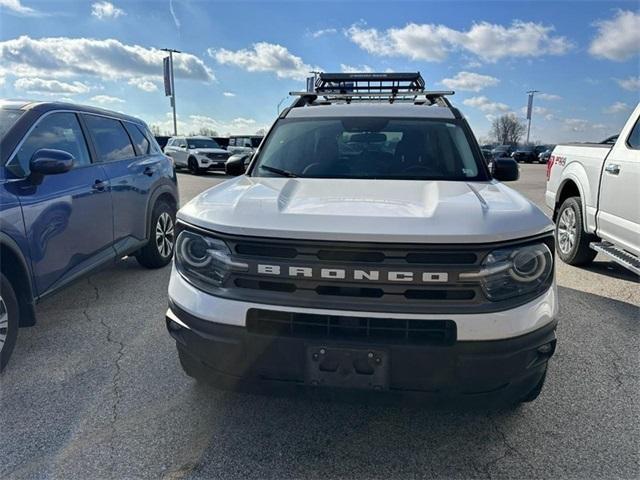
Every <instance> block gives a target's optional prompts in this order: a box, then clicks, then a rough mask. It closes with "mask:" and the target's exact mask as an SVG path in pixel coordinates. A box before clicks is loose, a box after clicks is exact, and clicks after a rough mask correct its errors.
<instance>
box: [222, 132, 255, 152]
mask: <svg viewBox="0 0 640 480" xmlns="http://www.w3.org/2000/svg"><path fill="white" fill-rule="evenodd" d="M263 138H264V137H263V136H261V135H244V136H235V135H234V136H231V137H229V146H228V147H227V150H228V151H229V153H230V155H235V154H236V153H250V154H253V153H254V152H255V151H256V150H257V148H258V147H259V146H260V143H261V142H262V139H263Z"/></svg>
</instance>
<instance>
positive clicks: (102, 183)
mask: <svg viewBox="0 0 640 480" xmlns="http://www.w3.org/2000/svg"><path fill="white" fill-rule="evenodd" d="M108 186H109V182H107V181H106V180H96V181H95V182H94V183H93V187H91V188H93V189H94V190H97V191H98V192H104V191H105V190H106V188H107V187H108Z"/></svg>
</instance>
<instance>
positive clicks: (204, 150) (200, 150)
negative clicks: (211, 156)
mask: <svg viewBox="0 0 640 480" xmlns="http://www.w3.org/2000/svg"><path fill="white" fill-rule="evenodd" d="M193 153H195V154H199V153H202V154H205V153H224V154H225V155H228V154H229V152H227V151H226V150H223V149H222V148H195V149H194V150H193Z"/></svg>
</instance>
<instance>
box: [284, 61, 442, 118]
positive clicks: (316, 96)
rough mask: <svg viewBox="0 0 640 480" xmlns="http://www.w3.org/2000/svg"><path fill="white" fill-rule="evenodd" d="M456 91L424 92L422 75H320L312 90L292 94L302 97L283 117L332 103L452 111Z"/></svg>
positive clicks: (285, 111) (418, 73) (292, 93)
mask: <svg viewBox="0 0 640 480" xmlns="http://www.w3.org/2000/svg"><path fill="white" fill-rule="evenodd" d="M453 94H454V92H453V91H440V90H434V91H430V90H425V83H424V79H423V78H422V75H420V72H414V73H368V72H365V73H320V74H319V75H318V78H317V79H316V81H315V84H314V90H313V91H306V92H289V95H293V96H297V97H299V98H298V99H297V100H295V101H294V102H293V104H292V105H291V106H290V107H289V108H287V109H285V110H283V112H282V113H281V114H280V117H282V118H284V117H285V116H286V115H287V113H288V111H289V110H290V109H291V108H297V107H304V106H312V105H328V104H331V103H333V102H346V103H351V102H354V101H355V102H389V103H394V102H395V101H405V102H406V101H411V102H413V103H415V104H420V105H438V106H441V107H445V108H450V109H452V108H453V107H452V105H451V102H449V100H448V99H447V98H446V97H447V96H448V95H453Z"/></svg>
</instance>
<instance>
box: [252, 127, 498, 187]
mask: <svg viewBox="0 0 640 480" xmlns="http://www.w3.org/2000/svg"><path fill="white" fill-rule="evenodd" d="M467 135H468V134H467V133H466V131H465V129H464V128H462V126H461V125H460V124H459V123H458V122H455V121H443V120H423V119H401V118H399V119H389V118H360V117H353V118H314V119H284V120H281V121H279V122H278V124H277V125H276V127H275V128H274V130H273V132H272V133H271V134H270V135H269V138H268V139H267V142H266V144H265V145H264V146H263V147H262V150H261V152H260V154H259V158H258V161H257V164H256V167H255V168H254V169H253V170H252V174H253V175H254V176H269V177H271V176H290V177H294V176H295V177H309V178H353V179H365V178H369V179H372V178H376V179H407V180H430V179H437V180H474V179H475V180H485V179H486V174H485V172H484V170H482V169H481V167H480V166H479V164H480V162H481V161H482V159H477V158H476V156H475V155H474V151H473V150H472V149H471V145H470V141H469V137H468V136H467Z"/></svg>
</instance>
